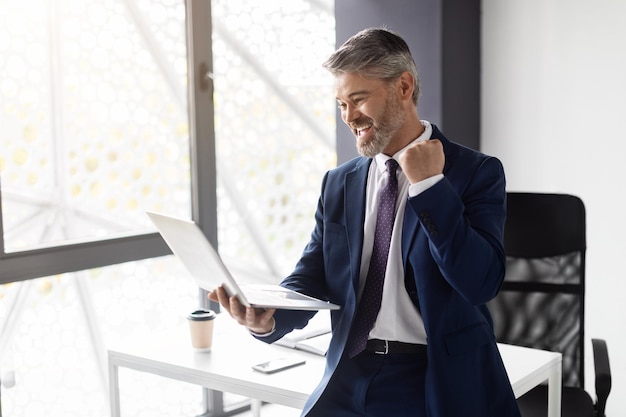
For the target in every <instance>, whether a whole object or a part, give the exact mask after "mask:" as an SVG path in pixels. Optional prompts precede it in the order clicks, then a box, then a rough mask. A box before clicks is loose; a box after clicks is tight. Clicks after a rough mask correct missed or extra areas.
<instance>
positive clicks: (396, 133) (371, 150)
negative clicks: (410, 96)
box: [336, 72, 407, 158]
mask: <svg viewBox="0 0 626 417" xmlns="http://www.w3.org/2000/svg"><path fill="white" fill-rule="evenodd" d="M400 82H401V80H398V81H391V82H389V81H385V80H380V79H372V78H365V77H363V76H361V75H360V74H358V73H354V72H352V73H350V72H347V73H342V74H339V75H338V76H337V77H336V90H337V102H338V103H339V108H340V110H341V118H342V120H343V121H344V123H345V124H346V125H348V127H350V129H351V130H352V133H353V134H354V136H355V137H356V146H357V150H358V151H359V153H360V154H361V155H363V156H366V157H370V158H371V157H374V156H375V155H377V154H379V153H381V152H385V153H387V154H388V155H392V154H393V153H389V152H392V150H394V149H396V148H397V145H398V144H399V143H400V142H401V141H402V139H403V138H402V129H403V127H404V125H405V122H406V117H407V116H406V112H405V109H404V106H403V104H402V101H401V97H400V95H399V94H398V91H399V88H400V86H399V84H398V83H400ZM400 148H401V147H400ZM400 148H398V149H400Z"/></svg>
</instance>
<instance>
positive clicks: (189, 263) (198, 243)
mask: <svg viewBox="0 0 626 417" xmlns="http://www.w3.org/2000/svg"><path fill="white" fill-rule="evenodd" d="M148 216H149V217H150V219H151V220H152V222H153V223H154V225H155V226H156V227H157V229H158V231H159V233H161V236H162V237H163V239H164V240H165V243H167V245H168V246H169V247H170V249H171V250H172V252H174V255H176V256H177V257H178V259H180V261H181V262H182V263H183V265H185V267H186V268H187V270H188V271H189V272H190V273H191V276H192V277H193V278H194V279H195V281H196V283H197V284H198V286H199V287H201V288H204V289H205V290H207V291H212V290H214V289H215V288H216V287H218V286H219V285H223V286H224V289H225V290H226V293H227V294H228V295H230V296H232V295H236V296H237V298H238V299H239V301H240V302H241V303H242V304H243V305H245V306H252V307H259V308H280V309H288V310H337V309H339V308H340V307H339V306H338V305H336V304H332V303H329V302H326V301H323V300H318V299H316V298H312V297H308V296H306V295H304V294H300V293H298V292H295V291H292V290H289V289H287V288H283V287H281V286H279V285H266V284H245V285H244V284H238V283H237V281H235V279H234V278H233V276H232V274H231V273H230V271H229V270H228V269H227V268H226V265H224V262H223V261H222V258H221V257H220V256H219V254H218V253H217V251H216V250H215V248H213V246H212V245H211V243H209V241H208V240H207V239H206V237H205V236H204V234H203V233H202V231H201V230H200V228H199V227H198V226H197V225H196V224H195V223H194V222H193V221H191V220H184V219H178V218H175V217H171V216H166V215H163V214H158V213H152V212H148Z"/></svg>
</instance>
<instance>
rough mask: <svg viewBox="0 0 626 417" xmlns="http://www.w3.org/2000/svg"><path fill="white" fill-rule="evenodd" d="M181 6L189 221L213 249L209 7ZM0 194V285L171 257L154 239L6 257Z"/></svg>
mask: <svg viewBox="0 0 626 417" xmlns="http://www.w3.org/2000/svg"><path fill="white" fill-rule="evenodd" d="M181 1H183V2H184V5H185V30H186V35H187V36H186V38H187V39H186V44H187V70H188V74H187V80H188V83H187V86H188V87H187V96H188V119H189V149H190V162H191V164H190V170H191V172H190V176H191V190H190V192H191V215H192V219H193V220H194V221H195V222H196V223H198V225H199V227H200V228H201V229H202V231H203V232H204V234H205V235H206V236H207V238H208V239H209V241H210V242H211V243H212V244H213V245H216V247H217V197H216V184H217V178H216V161H215V131H214V120H213V119H214V106H213V80H212V68H213V55H212V43H213V42H212V23H211V2H210V1H206V0H181ZM0 184H1V178H0ZM1 193H2V189H1V187H0V285H2V284H8V283H11V282H17V281H25V280H29V279H34V278H40V277H45V276H51V275H57V274H62V273H69V272H76V271H82V270H86V269H92V268H98V267H104V266H108V265H114V264H120V263H124V262H130V261H139V260H142V259H148V258H155V257H159V256H164V255H168V254H171V251H170V249H169V247H168V246H167V245H166V244H165V242H164V241H163V239H162V238H161V236H160V235H159V234H158V233H148V234H137V235H129V236H122V237H115V238H109V239H102V240H91V241H86V242H81V243H73V244H63V245H58V246H49V247H44V248H38V249H31V250H25V251H17V252H10V253H7V252H6V250H5V244H4V224H3V221H2V215H1V213H2V198H1Z"/></svg>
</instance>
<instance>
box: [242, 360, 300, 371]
mask: <svg viewBox="0 0 626 417" xmlns="http://www.w3.org/2000/svg"><path fill="white" fill-rule="evenodd" d="M305 363H306V360H304V359H300V358H277V359H272V360H269V361H267V362H263V363H259V364H256V365H253V366H252V369H254V370H255V371H259V372H263V373H264V374H273V373H274V372H278V371H282V370H284V369H289V368H293V367H294V366H298V365H303V364H305Z"/></svg>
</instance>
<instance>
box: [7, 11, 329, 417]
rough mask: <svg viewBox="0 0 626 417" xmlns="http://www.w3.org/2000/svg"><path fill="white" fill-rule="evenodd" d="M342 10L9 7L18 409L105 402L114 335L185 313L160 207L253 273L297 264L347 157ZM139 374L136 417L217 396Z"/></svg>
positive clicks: (11, 322) (98, 408) (263, 275)
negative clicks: (336, 68)
mask: <svg viewBox="0 0 626 417" xmlns="http://www.w3.org/2000/svg"><path fill="white" fill-rule="evenodd" d="M333 9H334V6H333V4H332V0H277V1H262V2H258V1H256V0H236V1H234V0H214V1H212V2H211V3H209V2H207V1H206V0H187V1H186V2H185V1H183V0H107V1H105V2H83V1H78V0H74V1H72V0H53V1H48V0H46V1H43V0H29V1H27V2H10V1H7V0H0V125H1V126H2V127H3V129H1V130H0V181H1V185H2V188H1V193H0V203H1V206H0V208H1V216H0V220H2V221H1V222H0V231H1V233H0V243H2V245H0V249H1V250H0V332H2V333H1V335H0V376H2V373H3V372H15V375H16V381H17V384H16V385H15V386H14V387H12V388H10V389H6V388H2V389H3V392H2V407H3V412H4V413H5V414H6V415H11V416H15V417H22V416H23V417H27V416H32V415H44V414H45V415H49V416H64V417H65V416H83V415H92V416H99V415H101V416H105V415H107V410H106V402H107V397H106V372H105V371H106V366H105V360H104V354H105V351H106V348H107V347H108V346H111V345H117V344H119V343H123V342H124V341H125V340H127V339H128V336H129V335H133V336H134V337H135V339H137V338H143V339H144V340H146V342H147V343H158V341H159V338H160V337H163V335H164V334H168V333H167V332H168V329H172V328H175V327H180V326H183V325H185V319H184V317H185V315H186V314H187V313H188V311H189V309H190V308H193V307H194V306H195V304H197V302H198V299H197V288H196V287H195V286H194V284H193V281H192V280H191V279H190V278H189V277H188V275H187V273H186V271H184V270H183V268H182V267H181V265H180V263H179V262H178V261H177V260H176V259H175V258H174V257H173V256H171V255H170V256H162V255H165V254H167V252H168V250H167V248H166V247H165V245H164V244H163V242H162V241H161V239H160V238H159V236H158V235H156V234H155V233H154V230H153V229H152V228H151V226H150V224H149V221H148V220H147V218H146V216H145V211H146V210H156V211H161V212H165V213H170V214H174V215H178V216H182V217H191V218H194V219H195V220H196V221H198V223H199V224H200V225H201V227H202V229H203V230H204V231H205V233H206V234H207V236H208V237H209V239H211V240H212V241H213V242H214V243H219V250H220V252H221V253H222V254H223V255H224V256H225V258H226V260H227V262H228V263H229V265H231V266H233V267H234V269H235V270H236V272H237V273H238V274H240V276H241V277H242V278H243V279H250V278H252V277H255V279H256V278H260V279H263V280H266V281H273V282H276V281H277V280H279V279H280V276H281V275H283V274H285V273H287V272H288V271H289V270H290V269H291V268H292V267H293V264H294V263H295V261H296V260H297V258H298V256H299V254H300V252H301V250H302V248H303V246H304V244H305V243H306V241H307V240H308V236H309V233H310V231H311V227H312V224H313V223H312V220H313V219H312V216H313V213H314V210H315V205H316V199H317V196H318V192H319V186H320V180H321V176H322V174H323V172H324V171H325V170H326V169H328V168H330V167H332V166H333V165H334V164H335V151H334V124H335V104H334V99H333V96H332V86H331V83H332V80H331V79H330V77H329V76H328V75H327V74H325V73H324V71H323V70H322V69H321V67H320V64H321V62H322V61H323V60H324V59H325V57H326V56H327V55H328V54H329V53H330V52H331V51H332V50H333V47H334V17H333ZM3 283H4V285H3ZM122 378H123V380H122V390H123V392H122V395H124V393H127V395H128V397H126V398H124V397H123V398H122V400H123V402H124V409H125V412H128V413H129V414H130V415H136V416H142V415H146V416H159V415H163V416H169V415H195V414H197V411H198V410H199V407H200V406H201V404H200V403H201V396H200V392H199V390H198V389H197V388H196V389H194V388H193V387H190V386H187V385H185V384H182V383H174V382H172V381H166V380H163V379H162V378H151V377H148V376H144V375H136V374H131V375H122ZM133 378H134V379H133ZM125 380H126V384H124V381H125ZM154 398H159V399H160V400H162V401H161V402H160V403H159V404H155V402H154V401H153V399H154ZM194 413H195V414H194Z"/></svg>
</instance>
